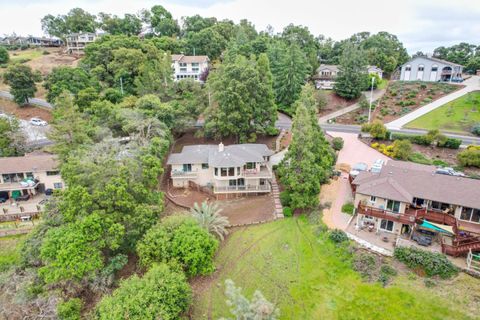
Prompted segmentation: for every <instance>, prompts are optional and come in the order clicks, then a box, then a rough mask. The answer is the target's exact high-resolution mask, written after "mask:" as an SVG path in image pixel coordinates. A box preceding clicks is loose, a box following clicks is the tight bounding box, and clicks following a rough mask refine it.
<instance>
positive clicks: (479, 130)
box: [471, 122, 480, 136]
mask: <svg viewBox="0 0 480 320" xmlns="http://www.w3.org/2000/svg"><path fill="white" fill-rule="evenodd" d="M471 131H472V133H473V134H474V135H477V136H480V122H477V123H475V124H474V125H473V127H472V130H471Z"/></svg>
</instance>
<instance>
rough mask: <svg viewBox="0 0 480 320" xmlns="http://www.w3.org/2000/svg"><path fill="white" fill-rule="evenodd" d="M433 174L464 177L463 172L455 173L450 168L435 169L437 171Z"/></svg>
mask: <svg viewBox="0 0 480 320" xmlns="http://www.w3.org/2000/svg"><path fill="white" fill-rule="evenodd" d="M435 173H438V174H445V175H448V176H456V177H465V174H464V173H463V172H460V171H455V170H454V169H453V168H450V167H445V168H437V170H435Z"/></svg>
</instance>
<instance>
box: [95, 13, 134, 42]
mask: <svg viewBox="0 0 480 320" xmlns="http://www.w3.org/2000/svg"><path fill="white" fill-rule="evenodd" d="M99 16H100V20H101V23H100V27H101V28H102V30H104V31H106V32H108V33H109V34H113V35H118V34H125V35H127V36H134V35H138V34H140V32H142V20H141V19H140V18H139V17H138V16H137V15H134V14H128V13H127V14H125V16H124V17H123V18H119V17H117V16H116V15H111V14H107V13H100V14H99Z"/></svg>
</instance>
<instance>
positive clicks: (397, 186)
mask: <svg viewBox="0 0 480 320" xmlns="http://www.w3.org/2000/svg"><path fill="white" fill-rule="evenodd" d="M353 183H354V184H355V185H357V189H356V192H358V193H361V194H365V195H372V196H377V197H381V198H386V199H391V200H397V201H402V202H410V203H411V202H412V200H413V198H414V197H415V198H421V199H427V200H432V201H438V202H444V203H449V204H454V205H460V206H465V207H470V208H479V209H480V180H475V179H470V178H463V177H455V176H449V175H443V174H436V173H435V167H434V166H424V165H419V164H412V163H409V162H403V161H392V160H390V161H388V163H387V164H386V165H384V166H383V167H382V170H381V171H380V172H379V173H371V172H360V174H359V175H358V176H357V177H356V178H355V180H354V181H353Z"/></svg>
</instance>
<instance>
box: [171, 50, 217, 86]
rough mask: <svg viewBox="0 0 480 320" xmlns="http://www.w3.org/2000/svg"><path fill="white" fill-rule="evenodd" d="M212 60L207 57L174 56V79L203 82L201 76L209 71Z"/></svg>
mask: <svg viewBox="0 0 480 320" xmlns="http://www.w3.org/2000/svg"><path fill="white" fill-rule="evenodd" d="M209 62H210V60H209V59H208V57H207V56H185V55H183V54H173V55H172V68H173V77H174V80H175V81H180V80H183V79H193V80H195V81H199V82H202V80H201V79H200V78H201V77H200V76H201V74H202V73H203V72H205V70H207V69H208V65H209Z"/></svg>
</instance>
